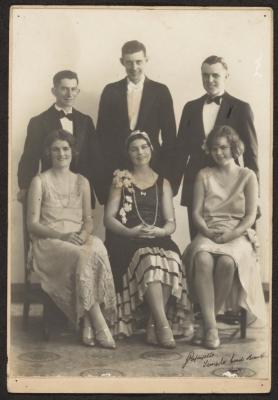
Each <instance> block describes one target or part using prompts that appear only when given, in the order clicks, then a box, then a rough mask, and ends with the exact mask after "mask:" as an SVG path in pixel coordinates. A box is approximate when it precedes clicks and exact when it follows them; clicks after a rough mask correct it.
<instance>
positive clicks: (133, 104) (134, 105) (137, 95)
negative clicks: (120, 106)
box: [127, 77, 145, 131]
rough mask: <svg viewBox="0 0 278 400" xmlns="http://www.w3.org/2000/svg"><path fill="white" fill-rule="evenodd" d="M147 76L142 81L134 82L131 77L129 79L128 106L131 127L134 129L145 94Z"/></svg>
mask: <svg viewBox="0 0 278 400" xmlns="http://www.w3.org/2000/svg"><path fill="white" fill-rule="evenodd" d="M144 81H145V77H143V78H142V79H141V80H140V82H138V83H136V84H135V83H133V82H131V81H130V80H129V79H128V80H127V82H128V83H127V108H128V119H129V127H130V129H131V130H132V131H133V130H134V129H135V127H136V124H137V120H138V115H139V109H140V104H141V99H142V94H143V88H144Z"/></svg>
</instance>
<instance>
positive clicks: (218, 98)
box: [206, 95, 223, 105]
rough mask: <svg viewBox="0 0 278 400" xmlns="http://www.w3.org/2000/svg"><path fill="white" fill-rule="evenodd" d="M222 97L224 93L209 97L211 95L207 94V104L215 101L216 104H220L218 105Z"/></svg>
mask: <svg viewBox="0 0 278 400" xmlns="http://www.w3.org/2000/svg"><path fill="white" fill-rule="evenodd" d="M222 97H223V95H221V96H215V97H209V96H207V99H206V103H207V104H211V103H215V104H218V105H219V104H220V103H221V99H222Z"/></svg>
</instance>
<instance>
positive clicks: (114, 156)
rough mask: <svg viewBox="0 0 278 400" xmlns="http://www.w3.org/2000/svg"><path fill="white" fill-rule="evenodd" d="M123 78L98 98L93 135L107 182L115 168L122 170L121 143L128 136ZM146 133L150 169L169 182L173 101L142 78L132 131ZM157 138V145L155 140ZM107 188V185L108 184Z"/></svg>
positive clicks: (165, 91) (157, 85) (166, 92)
mask: <svg viewBox="0 0 278 400" xmlns="http://www.w3.org/2000/svg"><path fill="white" fill-rule="evenodd" d="M127 83H128V82H127V78H125V79H122V80H120V81H118V82H115V83H111V84H108V85H107V86H106V87H105V88H104V90H103V92H102V95H101V99H100V105H99V113H98V122H97V135H98V138H99V141H100V143H101V148H102V153H103V154H104V158H105V163H106V166H107V174H108V175H107V177H108V182H109V180H110V181H111V176H112V173H113V171H114V170H115V169H117V168H126V167H127V159H126V155H125V140H126V138H127V137H128V135H129V134H130V133H131V130H130V127H129V118H128V105H127ZM137 129H139V130H141V131H145V132H147V133H148V135H149V136H150V140H151V142H152V145H153V148H154V162H153V167H154V168H155V169H156V170H157V171H158V172H159V173H160V174H162V175H164V176H165V177H167V178H168V179H169V180H170V181H171V178H172V175H171V171H172V166H173V157H174V150H175V141H176V122H175V115H174V108H173V101H172V97H171V94H170V91H169V89H168V88H167V86H165V85H163V84H161V83H158V82H155V81H152V80H150V79H148V78H147V77H146V78H145V81H144V87H143V93H142V99H141V103H140V108H139V114H138V119H137V124H136V127H135V129H134V130H137ZM160 135H161V144H160V140H159V137H160ZM108 185H109V183H108Z"/></svg>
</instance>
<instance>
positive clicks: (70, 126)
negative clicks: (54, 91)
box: [54, 104, 73, 134]
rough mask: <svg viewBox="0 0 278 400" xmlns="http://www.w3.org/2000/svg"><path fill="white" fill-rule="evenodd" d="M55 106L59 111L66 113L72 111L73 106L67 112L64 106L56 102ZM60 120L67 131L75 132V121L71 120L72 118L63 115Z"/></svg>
mask: <svg viewBox="0 0 278 400" xmlns="http://www.w3.org/2000/svg"><path fill="white" fill-rule="evenodd" d="M54 107H55V108H56V110H57V111H61V110H62V111H64V113H65V114H71V113H72V108H71V109H70V111H68V112H65V110H64V109H63V108H61V107H59V106H57V104H55V105H54ZM60 122H61V125H62V128H63V129H64V130H65V131H67V132H69V133H71V134H73V121H71V120H70V119H68V118H66V117H63V118H60Z"/></svg>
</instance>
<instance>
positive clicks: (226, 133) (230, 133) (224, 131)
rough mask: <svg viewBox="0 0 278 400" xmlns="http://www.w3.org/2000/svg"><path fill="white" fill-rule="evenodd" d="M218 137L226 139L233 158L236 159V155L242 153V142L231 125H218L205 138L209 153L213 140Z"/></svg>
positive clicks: (238, 155)
mask: <svg viewBox="0 0 278 400" xmlns="http://www.w3.org/2000/svg"><path fill="white" fill-rule="evenodd" d="M220 137H225V138H226V139H227V141H228V143H229V144H230V146H231V152H232V156H233V158H234V159H238V157H240V156H241V155H242V154H243V153H244V143H243V141H242V140H241V139H240V138H239V135H238V134H237V133H236V131H235V130H234V129H233V128H232V127H231V126H228V125H218V126H215V127H214V128H213V130H212V131H211V132H210V134H209V135H208V137H207V140H206V147H207V150H208V152H209V154H210V153H211V149H212V147H213V144H214V143H215V140H216V139H218V138H220Z"/></svg>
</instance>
